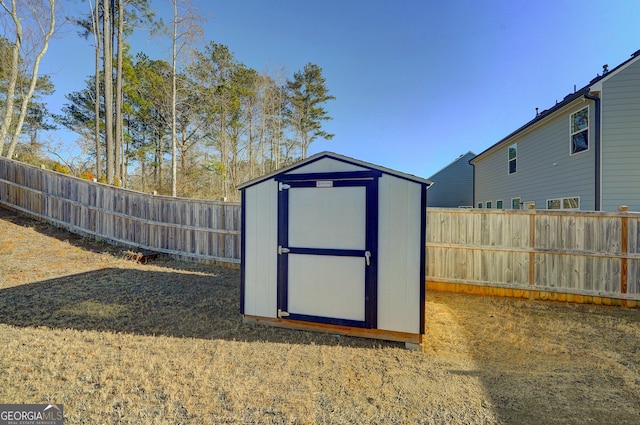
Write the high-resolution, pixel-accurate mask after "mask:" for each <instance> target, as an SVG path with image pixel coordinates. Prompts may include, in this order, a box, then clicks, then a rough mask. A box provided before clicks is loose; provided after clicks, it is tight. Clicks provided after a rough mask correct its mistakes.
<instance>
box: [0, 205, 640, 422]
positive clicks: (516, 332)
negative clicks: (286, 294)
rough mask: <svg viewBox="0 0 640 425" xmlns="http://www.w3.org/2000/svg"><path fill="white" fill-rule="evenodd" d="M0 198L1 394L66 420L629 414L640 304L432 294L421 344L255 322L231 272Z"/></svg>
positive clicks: (638, 405) (634, 403) (605, 417)
mask: <svg viewBox="0 0 640 425" xmlns="http://www.w3.org/2000/svg"><path fill="white" fill-rule="evenodd" d="M125 252H126V250H124V249H119V248H114V247H111V246H108V245H103V244H96V243H94V242H91V241H87V240H85V239H81V238H78V237H75V236H73V235H70V234H68V233H65V232H62V231H60V230H57V229H54V228H51V227H49V226H44V225H42V224H39V223H35V222H32V221H29V220H26V219H24V218H21V217H19V216H16V215H14V214H12V213H9V212H7V211H4V210H2V209H0V371H2V373H0V403H49V402H52V403H63V404H64V407H65V420H66V422H65V423H68V424H76V423H100V424H102V423H130V424H163V423H167V424H178V423H184V424H186V423H189V424H218V423H237V424H247V423H266V424H295V423H298V424H334V423H356V424H358V423H362V424H365V423H366V424H372V423H373V424H375V423H379V424H388V423H397V424H405V423H424V424H445V423H446V424H539V423H544V424H584V423H597V424H605V423H618V424H625V423H626V424H636V423H637V418H638V417H639V416H640V401H639V399H638V397H637V394H638V391H639V390H640V388H639V386H640V343H639V341H640V317H639V314H640V311H638V310H628V309H622V308H616V307H604V306H585V305H569V304H560V303H553V302H540V301H526V300H512V299H499V298H490V297H475V296H468V295H461V294H443V293H428V294H427V299H428V301H427V337H426V340H427V342H426V344H425V351H424V352H415V351H409V350H405V349H404V347H403V345H401V344H396V343H388V342H383V341H375V340H366V339H359V338H348V337H334V336H332V335H326V334H318V333H311V332H302V331H293V330H287V329H275V328H268V327H261V326H255V327H252V326H249V325H244V324H243V323H242V319H241V316H240V314H239V311H238V308H239V273H238V272H237V271H231V270H227V269H222V268H211V267H205V266H201V265H195V264H188V263H181V262H178V261H173V260H170V259H167V258H163V257H160V258H159V259H158V260H157V261H154V262H152V263H150V264H146V265H140V264H137V263H135V262H132V261H127V260H126V259H125Z"/></svg>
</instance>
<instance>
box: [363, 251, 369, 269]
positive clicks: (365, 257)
mask: <svg viewBox="0 0 640 425" xmlns="http://www.w3.org/2000/svg"><path fill="white" fill-rule="evenodd" d="M364 260H365V261H366V262H367V266H370V265H371V251H365V252H364Z"/></svg>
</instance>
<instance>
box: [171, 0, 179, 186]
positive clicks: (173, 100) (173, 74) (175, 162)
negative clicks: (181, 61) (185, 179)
mask: <svg viewBox="0 0 640 425" xmlns="http://www.w3.org/2000/svg"><path fill="white" fill-rule="evenodd" d="M171 44H172V49H173V51H172V55H171V196H177V195H178V189H177V180H178V159H177V158H176V150H177V146H176V145H177V135H176V66H177V60H178V58H177V55H178V46H177V45H178V0H173V37H172V43H171Z"/></svg>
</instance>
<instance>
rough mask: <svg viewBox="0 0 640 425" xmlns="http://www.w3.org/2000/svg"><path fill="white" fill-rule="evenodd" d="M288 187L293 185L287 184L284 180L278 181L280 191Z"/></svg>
mask: <svg viewBox="0 0 640 425" xmlns="http://www.w3.org/2000/svg"><path fill="white" fill-rule="evenodd" d="M286 189H291V185H290V184H286V183H282V182H278V191H280V192H282V191H283V190H286Z"/></svg>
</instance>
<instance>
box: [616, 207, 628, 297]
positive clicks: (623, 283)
mask: <svg viewBox="0 0 640 425" xmlns="http://www.w3.org/2000/svg"><path fill="white" fill-rule="evenodd" d="M618 211H619V212H620V214H622V215H621V217H620V222H621V223H620V228H621V229H620V233H621V235H620V239H621V240H620V252H621V253H622V255H623V257H622V259H621V260H620V261H621V263H622V264H621V270H620V293H622V294H626V293H627V284H628V276H627V268H628V264H627V262H628V258H627V253H628V252H629V217H628V215H627V211H629V207H628V206H626V205H620V206H619V207H618ZM622 305H623V306H625V307H626V306H627V300H624V299H623V300H622Z"/></svg>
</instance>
